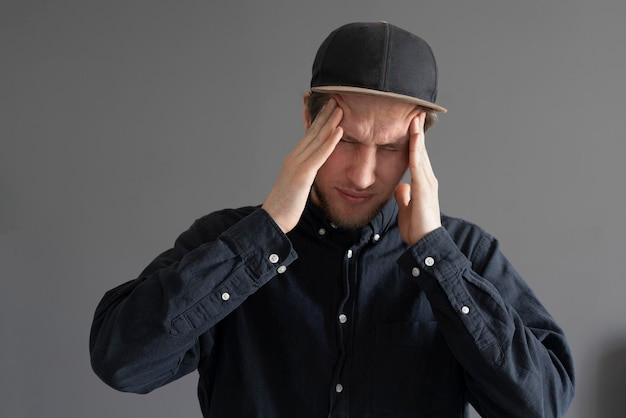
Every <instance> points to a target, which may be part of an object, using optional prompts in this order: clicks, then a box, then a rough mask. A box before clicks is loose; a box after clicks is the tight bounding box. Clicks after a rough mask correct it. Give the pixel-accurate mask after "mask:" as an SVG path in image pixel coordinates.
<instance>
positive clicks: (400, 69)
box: [311, 22, 447, 112]
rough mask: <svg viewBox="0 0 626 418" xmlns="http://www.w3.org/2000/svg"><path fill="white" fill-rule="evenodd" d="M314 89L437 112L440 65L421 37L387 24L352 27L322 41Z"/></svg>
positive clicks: (375, 23)
mask: <svg viewBox="0 0 626 418" xmlns="http://www.w3.org/2000/svg"><path fill="white" fill-rule="evenodd" d="M311 90H313V91H317V92H321V93H360V94H367V95H373V96H382V97H389V98H393V99H396V100H401V101H404V102H409V103H415V104H418V105H420V106H424V107H427V108H430V109H433V110H436V111H438V112H447V110H446V108H444V107H442V106H439V105H437V104H435V101H436V99H437V64H436V62H435V56H434V55H433V52H432V50H431V49H430V46H428V44H427V43H426V41H424V40H423V39H422V38H420V37H419V36H416V35H414V34H412V33H410V32H407V31H406V30H404V29H401V28H399V27H397V26H394V25H391V24H389V23H387V22H370V23H362V22H359V23H349V24H347V25H344V26H341V27H339V28H338V29H335V30H334V31H333V32H332V33H331V34H330V35H328V37H327V38H326V39H325V40H324V42H322V45H321V46H320V48H319V49H318V51H317V55H316V56H315V61H314V62H313V74H312V77H311Z"/></svg>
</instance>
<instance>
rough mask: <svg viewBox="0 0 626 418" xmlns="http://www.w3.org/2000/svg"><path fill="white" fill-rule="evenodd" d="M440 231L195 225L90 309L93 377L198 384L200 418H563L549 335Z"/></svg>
mask: <svg viewBox="0 0 626 418" xmlns="http://www.w3.org/2000/svg"><path fill="white" fill-rule="evenodd" d="M442 221H443V227H441V228H439V229H437V230H435V231H433V232H432V233H430V234H428V235H427V236H426V237H424V238H423V239H422V240H420V241H419V242H418V243H417V244H415V245H413V246H410V247H409V246H407V245H406V244H405V243H404V242H403V241H402V239H401V237H400V234H399V232H398V226H397V206H396V204H395V202H394V201H393V200H392V201H390V202H389V203H388V204H387V205H386V207H385V208H384V209H383V210H382V211H381V213H380V214H379V215H378V216H377V217H376V218H375V219H374V220H373V221H372V222H371V223H370V224H369V225H367V226H366V227H364V228H362V229H361V230H359V231H345V230H342V229H338V228H336V227H335V226H334V225H332V224H330V223H329V222H328V221H327V220H326V219H325V217H324V216H323V213H322V211H321V210H319V208H317V207H315V206H314V205H312V204H309V205H308V206H307V208H306V210H305V212H304V214H303V216H302V219H301V221H300V223H299V224H298V226H297V227H296V228H295V229H294V230H293V231H291V232H290V233H288V234H286V235H285V234H283V233H282V231H281V230H280V229H279V228H278V226H277V225H276V224H275V223H274V222H273V221H272V219H271V218H270V217H269V215H268V214H267V213H266V212H265V211H263V210H262V209H260V208H258V207H247V208H241V209H236V210H224V211H220V212H216V213H213V214H210V215H207V216H205V217H203V218H201V219H199V220H198V221H196V222H195V223H194V225H193V226H192V227H191V228H190V229H189V230H188V231H186V232H184V233H183V234H182V235H181V236H180V237H179V238H178V240H177V241H176V244H175V246H174V247H173V248H172V249H170V250H168V251H166V252H164V253H163V254H161V255H160V256H158V257H157V258H156V259H155V260H154V261H153V262H152V263H151V264H150V265H149V266H148V267H147V268H146V269H145V270H144V272H143V273H142V274H141V275H140V277H139V278H138V279H136V280H133V281H130V282H128V283H126V284H123V285H121V286H119V287H117V288H115V289H113V290H111V291H109V292H107V294H106V295H105V296H104V298H103V300H102V301H101V303H100V305H99V306H98V308H97V310H96V313H95V318H94V322H93V327H92V333H91V339H90V347H91V358H92V365H93V368H94V370H95V371H96V373H97V374H98V375H99V376H100V377H101V378H102V379H103V380H104V381H105V382H106V383H107V384H109V385H111V386H113V387H115V388H117V389H119V390H122V391H132V392H138V393H145V392H149V391H151V390H153V389H155V388H157V387H160V386H162V385H164V384H166V383H168V382H170V381H172V380H175V379H177V378H179V377H181V376H183V375H185V374H187V373H190V372H192V371H194V370H198V372H199V399H200V405H201V408H202V411H203V414H204V416H205V417H229V418H237V417H246V418H248V417H268V418H283V417H284V418H295V417H298V418H308V417H311V418H314V417H315V418H323V417H332V418H335V417H336V418H340V417H341V418H344V417H345V418H347V417H356V418H368V417H393V418H402V417H422V418H423V417H437V418H445V417H451V418H452V417H454V418H460V417H467V416H468V412H467V411H468V407H467V404H468V402H470V403H471V404H472V405H473V406H474V408H475V409H476V410H477V411H478V412H479V413H480V414H481V416H483V417H491V418H496V417H497V418H502V417H520V418H522V417H523V418H531V417H560V416H563V415H564V414H565V411H566V410H567V408H568V406H569V404H570V401H571V399H572V396H573V364H572V359H571V356H570V353H569V349H568V346H567V343H566V340H565V337H564V335H563V332H562V331H561V329H560V328H559V327H558V325H557V324H556V323H555V321H554V320H553V318H552V317H551V316H550V315H549V314H548V312H547V311H546V309H545V308H544V307H543V306H542V305H541V303H540V302H539V301H538V300H537V298H536V297H535V295H534V294H533V292H532V291H531V289H530V288H529V287H528V286H527V285H526V283H525V282H524V281H523V280H522V279H521V278H520V276H519V275H518V273H517V272H516V271H515V270H514V269H513V267H512V266H511V264H510V263H509V262H508V261H507V259H506V258H505V257H504V256H503V254H502V253H501V252H500V250H499V248H498V243H497V241H496V240H495V239H494V238H493V237H491V236H490V235H488V234H486V233H485V232H484V231H482V230H481V229H480V228H478V227H476V226H475V225H472V224H470V223H468V222H465V221H462V220H460V219H455V218H451V217H447V216H442Z"/></svg>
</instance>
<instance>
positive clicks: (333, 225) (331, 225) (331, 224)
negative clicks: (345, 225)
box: [330, 222, 339, 229]
mask: <svg viewBox="0 0 626 418" xmlns="http://www.w3.org/2000/svg"><path fill="white" fill-rule="evenodd" d="M330 227H331V228H333V229H337V228H339V227H338V226H337V225H335V224H334V223H332V222H331V223H330Z"/></svg>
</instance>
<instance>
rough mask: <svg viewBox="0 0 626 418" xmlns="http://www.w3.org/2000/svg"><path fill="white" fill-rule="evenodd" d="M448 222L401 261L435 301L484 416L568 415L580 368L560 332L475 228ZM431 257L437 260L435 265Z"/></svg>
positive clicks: (435, 309) (487, 238) (495, 246)
mask: <svg viewBox="0 0 626 418" xmlns="http://www.w3.org/2000/svg"><path fill="white" fill-rule="evenodd" d="M468 228H469V227H467V225H465V226H462V225H459V224H458V222H457V221H454V222H450V224H446V225H445V228H439V229H437V230H435V231H434V232H432V233H431V234H428V235H427V236H426V237H424V238H423V239H422V240H420V241H419V242H418V243H417V244H416V245H414V246H413V247H411V248H410V249H409V250H408V251H407V252H406V253H405V254H404V255H403V256H402V257H401V259H400V261H399V262H400V264H401V265H402V266H403V269H404V270H405V271H407V272H410V273H409V274H412V276H415V274H414V272H415V270H413V268H415V267H417V268H418V269H419V272H420V274H419V275H418V276H417V277H414V278H415V280H416V281H417V283H418V284H419V286H420V288H421V289H422V290H423V291H424V292H425V294H426V295H427V297H428V300H429V301H430V303H431V306H432V308H433V312H434V314H435V316H436V318H437V321H438V323H439V327H440V329H441V331H442V333H443V335H444V338H445V339H446V342H447V344H448V346H449V347H450V349H451V351H452V352H453V354H454V355H455V357H456V358H457V360H458V361H459V363H460V364H461V366H462V367H463V368H464V370H465V375H466V382H467V388H468V399H469V401H470V402H471V403H472V404H473V405H474V407H475V408H476V410H477V411H478V412H479V413H480V414H481V416H483V417H486V418H496V417H503V416H507V417H520V418H522V417H523V418H530V417H542V418H544V417H562V416H564V415H565V412H566V411H567V408H568V407H569V404H570V402H571V400H572V397H573V391H574V377H573V374H574V370H573V364H572V358H571V354H570V352H569V348H568V345H567V342H566V339H565V336H564V335H563V332H562V330H561V329H560V328H559V326H558V325H557V324H556V322H555V321H554V319H553V318H552V317H551V316H550V315H549V314H548V312H547V311H546V310H545V308H544V307H543V306H542V305H541V303H540V302H539V300H537V298H536V297H535V295H534V294H533V292H532V290H531V289H530V288H529V287H528V286H527V285H526V283H525V282H524V281H523V280H522V279H521V277H520V276H519V274H518V273H517V272H516V271H515V270H514V269H513V267H512V266H511V264H510V263H509V262H508V261H507V260H506V258H505V257H504V255H503V254H502V253H501V251H500V250H499V248H498V243H497V241H496V240H495V239H493V238H492V237H490V236H488V235H487V234H484V233H483V232H482V231H480V230H478V228H476V227H471V228H469V232H468ZM431 260H432V261H431Z"/></svg>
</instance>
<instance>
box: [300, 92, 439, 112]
mask: <svg viewBox="0 0 626 418" xmlns="http://www.w3.org/2000/svg"><path fill="white" fill-rule="evenodd" d="M311 90H312V91H315V92H318V93H354V94H365V95H368V96H377V97H386V98H389V99H394V100H399V101H401V102H406V103H413V104H416V105H419V106H423V107H427V108H429V109H432V110H434V111H436V112H442V113H446V112H447V111H448V109H446V108H445V107H442V106H439V105H437V104H435V103H431V102H429V101H426V100H422V99H418V98H415V97H412V96H406V95H404V94H398V93H390V92H386V91H380V90H372V89H366V88H363V87H352V86H317V87H312V88H311Z"/></svg>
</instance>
